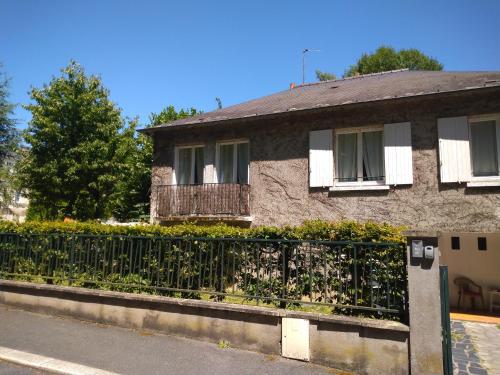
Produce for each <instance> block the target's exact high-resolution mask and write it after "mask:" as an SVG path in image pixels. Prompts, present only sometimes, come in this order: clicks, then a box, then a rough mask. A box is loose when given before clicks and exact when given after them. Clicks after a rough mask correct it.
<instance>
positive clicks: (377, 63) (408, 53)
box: [344, 46, 443, 77]
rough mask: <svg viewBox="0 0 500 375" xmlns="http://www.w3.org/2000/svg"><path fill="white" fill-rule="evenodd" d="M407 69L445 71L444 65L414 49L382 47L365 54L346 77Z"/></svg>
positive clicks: (348, 70)
mask: <svg viewBox="0 0 500 375" xmlns="http://www.w3.org/2000/svg"><path fill="white" fill-rule="evenodd" d="M405 68H407V69H411V70H443V64H441V63H440V62H439V61H437V60H436V59H434V58H432V57H429V56H427V55H424V54H423V53H422V52H420V51H419V50H417V49H414V48H411V49H401V50H399V51H396V50H395V49H394V48H392V47H388V46H381V47H379V48H378V49H377V50H376V51H375V52H374V53H370V54H368V53H364V54H363V55H362V56H361V57H360V58H359V60H358V61H357V62H356V64H354V65H351V66H350V67H349V69H347V71H346V73H345V74H344V76H345V77H351V76H355V75H358V74H369V73H377V72H384V71H388V70H395V69H405Z"/></svg>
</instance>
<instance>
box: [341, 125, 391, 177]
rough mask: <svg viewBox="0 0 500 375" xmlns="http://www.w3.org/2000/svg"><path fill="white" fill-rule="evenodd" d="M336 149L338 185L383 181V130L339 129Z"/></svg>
mask: <svg viewBox="0 0 500 375" xmlns="http://www.w3.org/2000/svg"><path fill="white" fill-rule="evenodd" d="M336 150H337V151H336V153H337V155H336V156H337V157H336V160H337V163H336V172H337V173H336V185H342V184H349V185H351V184H363V185H364V184H367V185H369V184H371V185H376V184H384V178H385V171H384V132H383V130H382V129H380V128H372V129H365V130H356V131H352V130H351V131H340V132H337V137H336Z"/></svg>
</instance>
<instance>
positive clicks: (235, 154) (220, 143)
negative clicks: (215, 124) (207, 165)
mask: <svg viewBox="0 0 500 375" xmlns="http://www.w3.org/2000/svg"><path fill="white" fill-rule="evenodd" d="M243 143H247V144H248V165H247V176H248V178H247V183H246V184H247V185H250V141H249V140H248V139H245V138H241V139H231V140H225V141H217V142H216V144H215V168H214V178H213V180H214V182H215V183H217V184H221V183H225V184H237V183H238V181H237V178H238V147H234V148H233V179H232V181H231V182H219V172H218V171H219V165H220V146H227V145H239V144H243Z"/></svg>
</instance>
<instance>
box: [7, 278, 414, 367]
mask: <svg viewBox="0 0 500 375" xmlns="http://www.w3.org/2000/svg"><path fill="white" fill-rule="evenodd" d="M0 303H3V304H6V305H11V306H16V307H19V308H22V309H26V310H30V311H35V312H40V313H45V314H51V315H59V316H66V317H72V318H76V319H83V320H88V321H92V322H98V323H105V324H113V325H118V326H121V327H126V328H134V329H141V330H154V331H159V332H162V333H166V334H173V335H180V336H184V337H190V338H195V339H200V340H205V341H211V342H218V341H219V340H225V341H228V342H229V343H230V344H231V346H232V347H235V348H241V349H248V350H254V351H258V352H262V353H267V354H281V333H282V332H281V328H282V327H281V320H282V318H284V317H288V318H301V319H308V320H309V322H310V328H309V340H310V348H309V349H310V358H311V362H314V363H318V364H321V365H326V366H331V367H335V368H337V369H341V370H345V371H352V372H355V373H359V374H408V373H409V363H408V338H409V329H408V327H407V326H405V325H403V324H400V323H397V322H389V321H381V320H374V319H361V318H353V317H343V316H334V315H323V314H313V313H302V312H293V311H286V310H279V309H269V308H264V307H254V306H243V305H234V304H225V303H213V302H205V301H198V300H185V299H177V298H168V297H159V296H150V295H141V294H129V293H119V292H108V291H99V290H91V289H83V288H73V287H62V286H54V285H45V284H32V283H24V282H15V281H6V280H0Z"/></svg>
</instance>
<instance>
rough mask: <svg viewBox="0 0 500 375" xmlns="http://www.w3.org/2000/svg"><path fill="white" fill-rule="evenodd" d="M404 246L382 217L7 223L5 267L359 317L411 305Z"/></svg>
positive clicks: (0, 255) (81, 282) (93, 283)
mask: <svg viewBox="0 0 500 375" xmlns="http://www.w3.org/2000/svg"><path fill="white" fill-rule="evenodd" d="M2 233H3V234H2ZM5 233H13V234H15V235H16V234H19V236H15V235H14V236H10V237H9V235H6V234H5ZM224 239H225V240H224ZM251 239H265V240H268V241H259V240H257V241H254V240H251ZM287 240H292V241H287ZM318 240H323V242H319V243H316V242H314V241H318ZM328 241H335V242H328ZM381 242H383V243H388V242H389V243H392V244H394V245H380V243H381ZM403 243H404V237H403V236H402V234H401V228H396V227H393V226H390V225H387V224H376V223H373V222H367V223H358V222H353V221H343V222H337V223H333V222H325V221H320V220H314V221H308V222H305V223H304V224H303V225H300V226H296V227H292V226H285V227H271V226H268V227H264V226H262V227H255V228H247V229H242V228H237V227H231V226H227V225H223V224H219V225H214V226H198V225H195V224H192V223H187V224H181V225H176V226H172V227H161V226H139V225H138V226H133V227H125V226H109V225H103V224H98V223H60V222H27V223H24V224H13V223H7V222H0V260H2V263H0V272H3V277H13V278H15V279H19V280H26V281H36V280H40V277H42V280H43V279H45V280H47V281H48V282H51V283H55V284H62V285H73V286H81V287H88V288H100V289H106V290H116V291H123V292H132V293H138V292H144V291H146V292H152V293H159V294H163V295H168V296H180V297H183V298H196V299H199V298H202V297H203V293H206V294H205V296H206V295H207V294H208V295H210V296H211V297H209V298H210V299H213V300H216V301H220V300H223V299H224V298H226V297H227V296H233V297H237V296H240V297H241V298H243V299H245V300H247V301H250V302H255V301H259V302H263V303H266V304H269V305H274V306H279V307H291V308H296V307H300V306H301V305H302V304H303V303H307V302H309V303H310V302H312V303H326V304H330V306H336V307H335V309H336V311H337V312H340V313H344V314H349V315H354V314H357V315H359V314H360V313H362V309H358V308H357V307H358V306H363V307H369V308H370V307H371V308H373V307H375V308H377V307H380V308H390V309H400V308H403V307H404V294H405V287H406V268H405V257H406V255H405V254H406V253H405V251H404V250H403V246H402V244H403ZM370 314H372V315H370ZM391 314H392V313H391ZM391 314H385V313H384V314H379V315H378V316H376V317H387V318H394V315H393V314H392V315H391ZM365 315H367V314H365ZM368 315H370V316H373V313H369V314H368ZM396 318H398V317H397V316H396ZM399 318H401V316H399Z"/></svg>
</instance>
